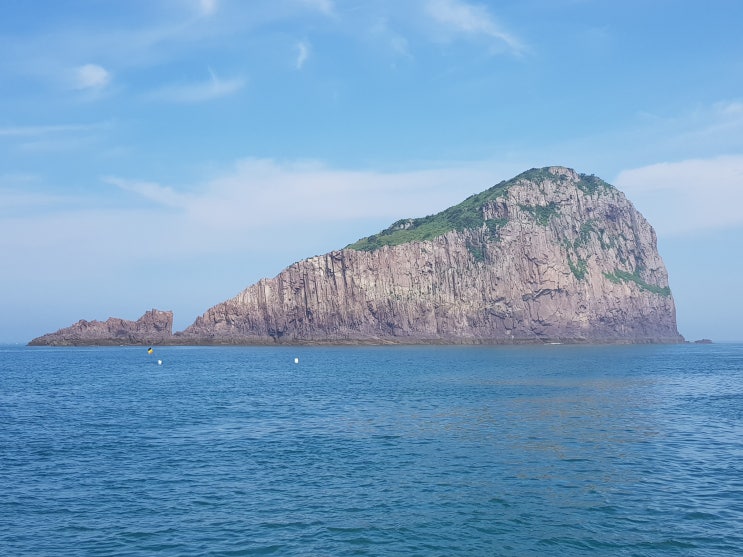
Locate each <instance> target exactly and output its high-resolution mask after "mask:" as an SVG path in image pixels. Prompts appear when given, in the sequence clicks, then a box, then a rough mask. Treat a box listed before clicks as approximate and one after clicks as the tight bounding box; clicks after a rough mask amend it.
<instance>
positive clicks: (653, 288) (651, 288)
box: [604, 269, 671, 296]
mask: <svg viewBox="0 0 743 557" xmlns="http://www.w3.org/2000/svg"><path fill="white" fill-rule="evenodd" d="M604 276H605V277H606V278H607V279H609V280H610V281H611V282H613V283H614V284H619V283H621V282H634V283H635V284H636V285H637V286H639V287H640V288H642V289H643V290H647V291H648V292H653V293H654V294H659V295H660V296H670V295H671V289H670V288H669V287H668V286H658V285H656V284H648V283H647V282H645V281H644V280H643V279H642V277H640V274H639V273H638V272H637V271H635V272H634V273H630V272H629V271H622V270H621V269H614V272H613V273H604Z"/></svg>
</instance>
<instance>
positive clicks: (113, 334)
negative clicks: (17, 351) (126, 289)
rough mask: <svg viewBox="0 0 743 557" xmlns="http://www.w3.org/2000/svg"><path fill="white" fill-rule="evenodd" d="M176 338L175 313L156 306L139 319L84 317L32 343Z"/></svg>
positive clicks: (140, 341) (158, 341)
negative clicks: (87, 318) (96, 319)
mask: <svg viewBox="0 0 743 557" xmlns="http://www.w3.org/2000/svg"><path fill="white" fill-rule="evenodd" d="M172 337H173V312H172V311H160V310H157V309H152V310H150V311H148V312H146V313H145V314H144V315H143V316H142V317H140V318H139V319H137V320H136V321H129V320H126V319H118V318H116V317H110V318H108V319H107V320H106V321H85V320H84V319H83V320H80V321H78V322H77V323H75V324H74V325H72V326H70V327H67V328H65V329H60V330H59V331H57V332H56V333H49V334H46V335H44V336H41V337H38V338H35V339H34V340H32V341H31V342H29V345H30V346H83V345H119V344H136V345H141V344H164V343H167V342H169V341H171V340H172Z"/></svg>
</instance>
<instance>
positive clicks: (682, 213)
mask: <svg viewBox="0 0 743 557" xmlns="http://www.w3.org/2000/svg"><path fill="white" fill-rule="evenodd" d="M614 184H615V185H616V186H617V187H618V188H620V189H621V190H622V191H624V192H625V193H626V194H627V197H628V198H629V199H630V200H632V202H633V203H634V204H635V205H636V206H637V207H638V209H640V211H641V212H642V213H643V214H644V215H645V216H646V217H647V218H648V220H649V221H650V222H652V223H653V226H654V227H655V228H656V230H657V231H658V233H659V235H684V234H690V233H694V232H697V231H700V230H709V229H724V228H730V227H741V226H743V212H741V211H740V207H741V206H742V205H743V187H741V184H743V155H731V156H720V157H714V158H709V159H689V160H684V161H679V162H664V163H658V164H652V165H648V166H643V167H640V168H633V169H628V170H624V171H622V172H621V173H620V174H619V175H618V176H617V178H616V179H615V181H614Z"/></svg>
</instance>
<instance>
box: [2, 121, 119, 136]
mask: <svg viewBox="0 0 743 557" xmlns="http://www.w3.org/2000/svg"><path fill="white" fill-rule="evenodd" d="M108 125H109V124H107V123H99V124H59V125H45V126H5V127H0V137H2V136H6V137H39V136H44V135H50V134H61V133H69V132H87V131H92V130H97V129H102V128H104V127H106V126H108Z"/></svg>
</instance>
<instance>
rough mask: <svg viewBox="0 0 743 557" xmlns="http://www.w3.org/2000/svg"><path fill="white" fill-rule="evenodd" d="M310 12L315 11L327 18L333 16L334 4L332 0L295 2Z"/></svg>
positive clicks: (299, 0) (300, 0) (302, 0)
mask: <svg viewBox="0 0 743 557" xmlns="http://www.w3.org/2000/svg"><path fill="white" fill-rule="evenodd" d="M297 1H298V2H299V3H300V4H304V5H305V6H307V7H308V8H310V9H312V10H316V11H318V12H320V13H323V14H325V15H328V16H333V15H335V4H334V3H333V0H297Z"/></svg>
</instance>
